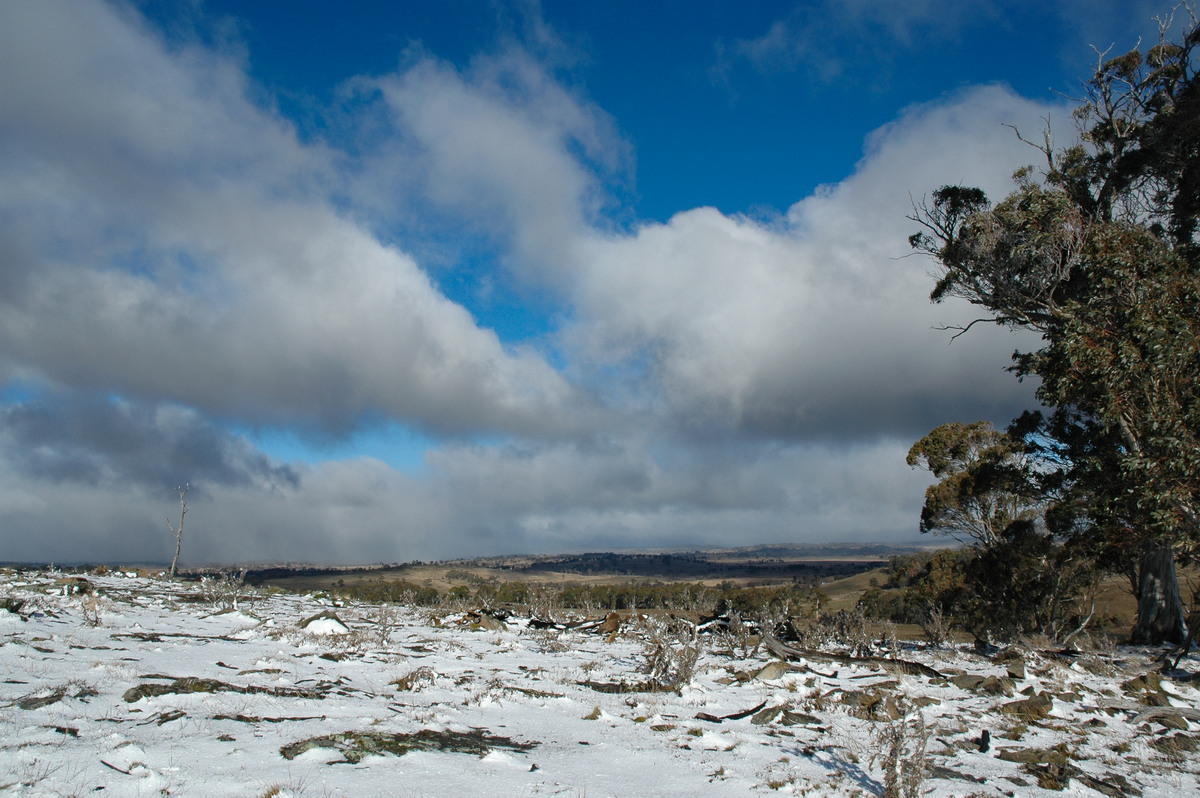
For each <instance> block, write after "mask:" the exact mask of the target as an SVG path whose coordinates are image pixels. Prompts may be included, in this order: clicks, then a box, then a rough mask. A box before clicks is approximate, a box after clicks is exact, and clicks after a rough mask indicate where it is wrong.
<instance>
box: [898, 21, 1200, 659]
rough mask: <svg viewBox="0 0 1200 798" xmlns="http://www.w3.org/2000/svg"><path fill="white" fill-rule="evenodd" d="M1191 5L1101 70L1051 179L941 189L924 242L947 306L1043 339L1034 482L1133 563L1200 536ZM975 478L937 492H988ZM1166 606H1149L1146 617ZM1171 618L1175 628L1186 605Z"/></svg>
mask: <svg viewBox="0 0 1200 798" xmlns="http://www.w3.org/2000/svg"><path fill="white" fill-rule="evenodd" d="M1185 10H1186V9H1185ZM1188 14H1189V16H1190V20H1189V21H1188V23H1187V25H1186V27H1185V30H1184V31H1183V34H1182V36H1181V38H1180V39H1179V40H1178V41H1174V42H1172V41H1168V40H1167V38H1166V32H1167V31H1166V28H1164V30H1163V37H1162V40H1161V41H1160V42H1159V44H1158V45H1157V46H1155V47H1153V48H1151V49H1150V50H1149V51H1148V52H1146V53H1144V54H1143V53H1141V52H1139V51H1137V50H1134V51H1131V52H1129V53H1126V54H1125V55H1122V56H1120V57H1117V58H1113V59H1111V60H1109V61H1106V62H1104V63H1102V64H1100V65H1099V67H1098V69H1097V71H1096V73H1095V74H1094V75H1093V77H1092V79H1091V80H1090V81H1088V83H1087V84H1086V89H1087V97H1086V99H1085V101H1084V102H1083V103H1082V104H1081V105H1080V107H1079V108H1078V109H1076V112H1075V118H1076V121H1077V123H1078V125H1079V128H1080V137H1081V143H1080V144H1079V145H1076V146H1072V147H1069V148H1067V149H1061V150H1060V149H1055V148H1054V147H1053V146H1052V145H1051V144H1050V138H1049V135H1048V134H1047V137H1046V143H1045V144H1044V145H1043V146H1041V147H1040V148H1039V149H1041V151H1042V154H1043V155H1044V156H1045V159H1046V167H1045V170H1044V172H1043V173H1042V174H1041V175H1040V178H1038V177H1037V176H1036V175H1035V173H1034V171H1033V170H1032V168H1030V169H1024V170H1021V171H1020V172H1019V173H1018V174H1017V188H1016V190H1015V191H1013V193H1012V194H1010V195H1009V196H1008V197H1006V198H1005V199H1004V200H1002V201H1001V202H999V203H997V204H995V205H994V206H992V205H990V203H989V202H988V200H987V198H986V197H985V196H984V195H983V193H982V192H980V191H979V190H978V189H970V188H962V187H946V188H942V189H939V190H938V191H937V192H935V193H934V195H933V202H932V205H926V204H924V203H922V204H920V205H919V206H918V207H917V214H916V215H915V216H914V217H913V218H914V220H915V221H918V222H919V223H920V224H921V225H922V226H923V227H924V230H923V231H922V232H920V233H917V234H916V235H914V236H912V237H911V238H910V242H911V243H912V245H913V246H914V247H915V248H916V249H918V250H920V251H923V252H926V253H928V254H930V255H932V256H933V257H934V258H935V260H937V261H938V262H939V263H940V264H941V266H942V267H943V271H942V273H941V275H940V276H939V279H938V281H937V284H936V286H935V288H934V290H933V292H932V294H931V298H932V299H933V300H934V301H942V300H944V299H946V298H949V297H958V298H962V299H965V300H967V301H968V302H970V303H971V304H974V305H976V306H978V307H980V308H982V309H983V310H984V311H985V312H986V313H987V314H988V318H985V319H980V321H991V322H994V323H996V324H1000V325H1004V326H1008V327H1014V328H1022V329H1028V330H1032V331H1036V332H1038V333H1040V335H1041V339H1042V341H1043V342H1044V345H1043V347H1042V348H1041V349H1039V350H1037V351H1034V352H1029V353H1023V354H1018V355H1016V356H1015V360H1016V365H1015V367H1014V369H1013V370H1014V371H1015V372H1016V373H1017V374H1018V376H1021V377H1027V376H1028V377H1036V378H1037V379H1038V380H1039V387H1038V389H1037V395H1038V398H1039V400H1040V401H1041V402H1043V404H1045V405H1047V406H1048V407H1050V408H1051V410H1050V412H1049V415H1047V416H1042V415H1039V414H1029V415H1027V416H1025V417H1022V419H1019V420H1018V422H1017V424H1016V425H1015V427H1014V429H1015V430H1016V431H1015V432H1014V433H1013V435H1014V437H1015V438H1020V437H1023V438H1024V442H1025V452H1026V453H1027V454H1028V455H1030V456H1031V457H1035V458H1037V460H1038V462H1037V466H1036V467H1035V468H1031V469H1029V470H1028V471H1027V473H1028V475H1029V476H1030V484H1036V485H1037V486H1038V487H1039V489H1040V490H1041V492H1042V496H1043V500H1044V506H1045V510H1046V522H1047V525H1048V527H1049V528H1050V530H1051V531H1052V532H1053V533H1055V534H1058V535H1063V536H1067V537H1073V538H1086V539H1087V541H1086V543H1077V544H1076V546H1075V547H1073V548H1072V554H1071V556H1072V557H1076V558H1077V557H1082V556H1083V555H1084V553H1085V549H1086V550H1087V553H1089V554H1090V556H1093V557H1097V558H1100V559H1101V560H1103V561H1105V562H1107V563H1108V564H1110V565H1116V566H1117V567H1119V568H1120V569H1121V570H1124V571H1125V572H1127V573H1129V572H1131V570H1132V567H1133V566H1132V562H1133V561H1134V560H1135V559H1136V558H1139V557H1140V556H1141V554H1142V553H1144V552H1149V551H1152V550H1155V549H1159V548H1163V547H1168V548H1174V549H1176V550H1183V551H1185V552H1186V551H1189V550H1192V549H1194V548H1195V547H1196V546H1197V545H1198V544H1200V313H1197V308H1198V307H1200V242H1198V241H1197V230H1198V228H1200V81H1197V79H1196V78H1197V58H1196V52H1197V50H1196V48H1197V46H1200V26H1198V24H1197V19H1196V18H1195V16H1194V15H1191V13H1190V11H1188ZM964 332H965V330H964ZM935 432H936V431H935ZM970 471H971V468H970V467H966V468H962V469H960V470H959V471H958V472H957V473H959V474H968V473H970ZM963 480H965V481H966V482H965V484H964V485H961V486H958V487H961V488H962V490H958V489H957V487H956V486H954V485H947V486H946V487H945V491H946V492H947V493H948V494H949V495H948V496H941V497H938V496H935V497H934V498H935V499H938V500H939V501H941V504H942V506H943V507H945V506H953V502H954V501H956V500H957V501H960V503H961V502H964V501H966V500H967V499H969V500H981V499H983V498H985V497H986V496H987V495H988V494H987V490H986V488H987V486H986V485H985V486H980V485H979V484H977V483H975V482H972V481H969V480H967V478H966V477H963ZM964 496H965V497H966V499H964V498H963V497H964ZM935 504H936V503H935ZM935 510H936V507H935ZM923 526H924V523H923ZM990 532H993V533H994V529H992V530H990ZM976 537H978V536H976ZM980 539H982V538H980ZM985 544H986V541H985ZM1009 545H1016V544H1015V543H1010V544H1009ZM1021 545H1022V546H1025V547H1026V548H1028V547H1030V546H1032V545H1033V542H1032V540H1031V539H1027V540H1024V541H1023V543H1022V544H1021ZM1048 545H1053V544H1052V542H1048ZM1026 554H1027V555H1028V556H1031V557H1032V556H1033V554H1032V552H1031V551H1026ZM1034 559H1037V557H1034ZM1154 561H1155V562H1164V563H1167V564H1168V565H1169V566H1170V567H1171V568H1173V564H1171V561H1170V560H1169V558H1168V559H1167V560H1162V559H1156V560H1154ZM1010 573H1011V574H1012V575H1013V578H1015V579H1019V578H1020V569H1015V570H1012V571H1011V572H1010ZM1137 581H1139V582H1140V583H1141V584H1143V585H1144V584H1145V580H1144V579H1142V578H1141V577H1140V576H1139V577H1138V578H1137ZM1151 581H1154V582H1157V583H1173V578H1170V575H1168V574H1156V575H1155V576H1154V579H1152V580H1151ZM1176 603H1178V602H1176ZM1162 610H1163V605H1162V602H1161V601H1160V602H1158V603H1157V604H1155V603H1154V602H1145V601H1143V602H1141V603H1140V604H1139V619H1142V618H1143V615H1144V614H1145V613H1152V614H1156V613H1159V612H1161V611H1162ZM1175 615H1178V613H1175ZM1139 627H1141V623H1140V622H1139ZM1160 628H1161V629H1162V630H1165V631H1163V634H1164V635H1166V637H1167V639H1170V638H1171V637H1173V636H1178V633H1179V631H1180V630H1181V629H1182V617H1177V618H1174V620H1173V621H1171V622H1170V623H1167V624H1166V625H1164V626H1161V627H1160ZM1151 639H1153V636H1151Z"/></svg>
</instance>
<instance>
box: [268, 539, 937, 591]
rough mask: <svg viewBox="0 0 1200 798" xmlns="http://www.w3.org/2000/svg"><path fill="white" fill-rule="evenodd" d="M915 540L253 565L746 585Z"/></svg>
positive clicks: (430, 582)
mask: <svg viewBox="0 0 1200 798" xmlns="http://www.w3.org/2000/svg"><path fill="white" fill-rule="evenodd" d="M915 550H916V549H914V548H912V547H893V546H865V545H864V546H804V547H787V546H753V547H746V548H740V549H717V550H705V551H689V552H667V551H664V552H653V553H648V552H598V553H591V554H577V555H523V556H511V557H489V558H476V559H471V560H457V561H452V562H442V563H407V564H403V565H390V566H374V567H364V568H290V569H287V568H279V569H265V570H261V571H252V572H251V573H250V574H249V575H248V579H249V580H250V581H252V582H255V583H258V584H265V585H273V586H276V587H281V588H284V589H287V590H329V589H334V588H338V587H354V586H358V585H362V584H366V583H370V582H379V581H405V582H411V583H413V584H416V585H421V586H424V587H432V588H434V589H435V590H437V591H439V592H441V593H445V592H448V591H449V590H451V589H452V588H454V587H457V586H472V585H478V584H481V583H484V582H493V583H496V582H501V583H503V582H516V583H525V584H541V585H553V586H563V585H612V584H624V583H629V582H631V581H637V580H644V581H646V582H662V583H672V582H688V583H698V584H704V585H709V586H716V585H719V584H729V585H736V586H740V587H748V586H767V585H781V584H789V583H793V582H797V581H799V582H804V583H812V584H816V583H818V582H820V581H824V580H828V579H830V578H835V577H837V576H841V575H844V574H850V573H856V572H859V571H864V570H869V569H871V568H875V567H878V566H880V565H883V564H885V563H886V562H887V560H888V558H889V557H891V556H894V555H896V554H904V553H911V552H912V551H915Z"/></svg>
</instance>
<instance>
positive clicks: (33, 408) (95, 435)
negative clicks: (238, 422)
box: [0, 394, 299, 493]
mask: <svg viewBox="0 0 1200 798" xmlns="http://www.w3.org/2000/svg"><path fill="white" fill-rule="evenodd" d="M0 435H2V436H3V438H2V439H3V441H4V448H5V451H6V454H7V456H8V459H9V460H10V462H11V463H13V464H14V467H15V468H16V469H17V470H20V471H23V472H24V473H26V474H27V475H29V476H34V477H38V478H42V479H47V480H50V481H52V482H80V483H85V484H88V485H92V486H105V485H107V486H113V485H125V486H141V487H144V488H145V489H146V490H147V491H151V492H158V493H162V492H163V491H170V490H172V489H174V488H175V487H177V486H180V485H183V484H185V483H192V484H195V485H197V486H198V487H199V488H200V490H202V491H203V490H206V489H207V487H208V486H211V485H224V486H256V487H259V488H262V489H267V490H270V489H272V488H274V487H279V486H295V485H296V484H297V483H298V481H299V477H298V475H297V473H296V472H295V471H294V470H293V469H291V468H289V467H287V466H280V465H276V464H273V463H272V462H271V461H270V459H269V458H267V457H266V456H265V455H263V454H262V453H261V452H258V451H257V450H255V449H254V448H253V447H252V446H251V445H250V444H249V443H247V442H246V441H245V440H244V439H242V438H238V437H235V436H233V435H231V434H230V433H229V432H227V431H225V430H224V429H222V428H220V427H217V426H215V425H213V424H211V423H209V422H208V421H206V420H205V419H204V418H202V417H201V416H199V415H198V414H196V413H195V412H193V411H189V410H186V409H184V408H181V407H177V406H171V405H158V406H152V405H146V404H136V403H131V402H128V401H121V400H115V399H106V398H98V397H94V396H84V395H78V394H71V395H51V396H46V397H43V398H39V399H36V400H32V401H29V402H27V403H25V404H20V405H16V406H11V407H8V408H5V409H3V410H2V411H0Z"/></svg>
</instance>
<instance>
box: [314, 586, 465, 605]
mask: <svg viewBox="0 0 1200 798" xmlns="http://www.w3.org/2000/svg"><path fill="white" fill-rule="evenodd" d="M337 592H338V594H339V595H342V596H345V597H346V598H352V599H356V600H358V601H366V602H371V603H374V604H382V603H384V602H391V603H394V604H412V605H416V606H421V607H436V606H437V605H439V604H441V603H442V596H441V594H440V593H438V591H437V589H435V588H432V587H429V586H426V585H418V584H416V583H414V582H408V581H404V580H395V581H393V580H380V581H377V582H364V583H362V584H357V585H350V586H343V587H339V588H338V591H337Z"/></svg>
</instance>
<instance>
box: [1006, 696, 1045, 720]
mask: <svg viewBox="0 0 1200 798" xmlns="http://www.w3.org/2000/svg"><path fill="white" fill-rule="evenodd" d="M1053 708H1054V699H1053V698H1051V697H1050V695H1049V694H1048V693H1034V694H1033V695H1031V696H1030V697H1029V698H1023V699H1021V700H1019V701H1010V702H1009V703H1007V704H1003V705H1001V706H1000V712H1002V713H1003V714H1005V715H1016V716H1017V717H1019V718H1024V719H1026V720H1041V719H1042V718H1046V717H1049V715H1050V710H1051V709H1053Z"/></svg>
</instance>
